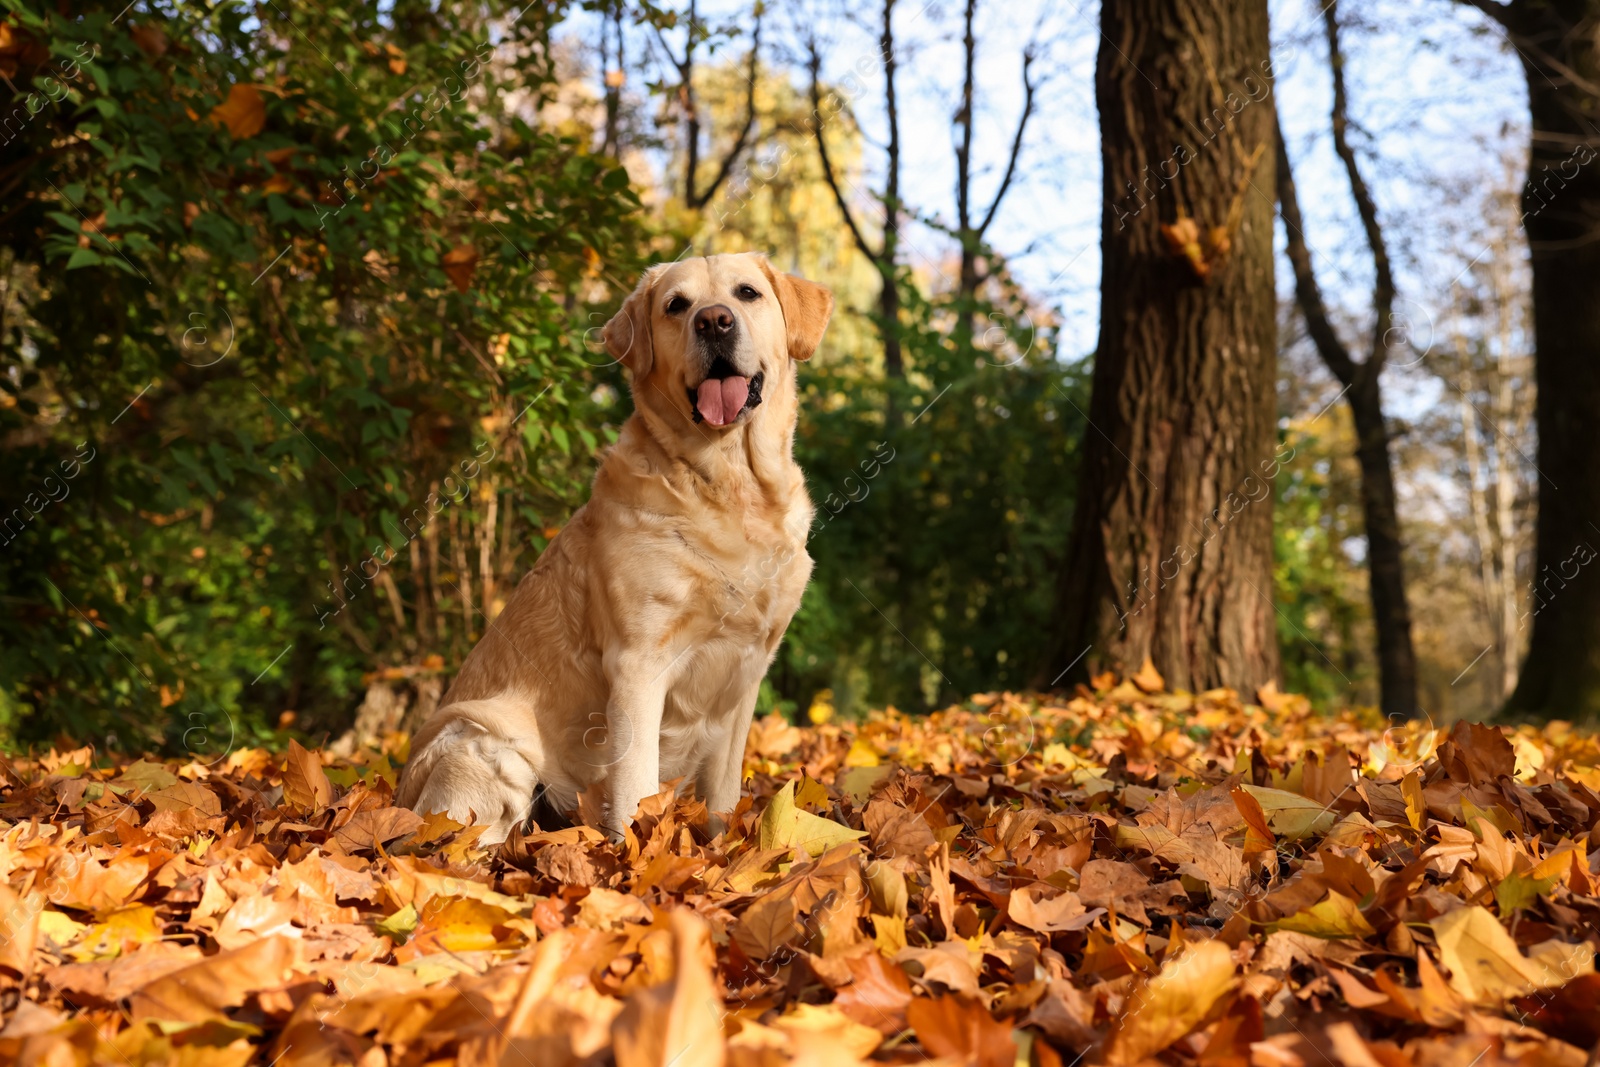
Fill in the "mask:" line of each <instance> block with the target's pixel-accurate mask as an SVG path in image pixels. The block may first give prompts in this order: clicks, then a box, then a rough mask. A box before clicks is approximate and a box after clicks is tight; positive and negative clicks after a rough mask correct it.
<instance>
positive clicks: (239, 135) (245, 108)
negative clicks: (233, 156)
mask: <svg viewBox="0 0 1600 1067" xmlns="http://www.w3.org/2000/svg"><path fill="white" fill-rule="evenodd" d="M211 120H212V121H213V122H217V123H220V124H221V125H223V126H226V127H227V129H228V132H229V133H230V134H232V135H233V139H234V140H236V141H243V140H247V139H249V138H251V137H254V136H255V135H256V134H258V133H260V132H261V130H262V128H263V127H264V126H266V124H267V104H266V101H265V100H263V99H262V98H261V90H260V89H257V88H256V87H255V86H254V85H243V84H237V83H236V84H234V85H231V86H229V87H228V98H227V99H226V100H224V101H223V102H222V103H220V104H218V105H217V106H216V107H214V108H212V109H211Z"/></svg>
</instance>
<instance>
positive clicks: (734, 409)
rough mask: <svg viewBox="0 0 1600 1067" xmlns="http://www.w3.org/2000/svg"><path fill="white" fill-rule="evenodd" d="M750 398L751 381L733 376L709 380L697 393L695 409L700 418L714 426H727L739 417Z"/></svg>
mask: <svg viewBox="0 0 1600 1067" xmlns="http://www.w3.org/2000/svg"><path fill="white" fill-rule="evenodd" d="M749 397H750V381H749V379H747V378H742V377H739V376H738V375H732V376H730V377H727V378H707V379H706V380H705V381H703V382H701V383H700V388H699V390H698V391H697V392H696V393H695V407H696V409H698V410H699V412H700V417H701V418H703V419H705V420H706V421H707V422H709V423H710V424H711V425H713V426H726V425H728V424H729V423H730V422H732V421H733V420H734V419H736V418H738V417H739V412H741V411H743V410H744V402H745V401H746V400H747V399H749Z"/></svg>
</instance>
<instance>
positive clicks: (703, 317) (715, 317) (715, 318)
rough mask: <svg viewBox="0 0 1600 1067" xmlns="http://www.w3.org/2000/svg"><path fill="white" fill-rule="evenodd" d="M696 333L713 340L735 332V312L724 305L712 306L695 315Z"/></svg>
mask: <svg viewBox="0 0 1600 1067" xmlns="http://www.w3.org/2000/svg"><path fill="white" fill-rule="evenodd" d="M694 332H695V333H697V334H699V335H700V336H701V337H705V338H708V339H711V340H716V339H718V338H722V337H726V336H728V335H729V334H730V333H732V332H733V312H732V311H730V310H728V308H727V307H726V306H724V305H722V304H712V305H711V306H710V307H703V308H701V309H700V310H699V311H696V312H695V313H694Z"/></svg>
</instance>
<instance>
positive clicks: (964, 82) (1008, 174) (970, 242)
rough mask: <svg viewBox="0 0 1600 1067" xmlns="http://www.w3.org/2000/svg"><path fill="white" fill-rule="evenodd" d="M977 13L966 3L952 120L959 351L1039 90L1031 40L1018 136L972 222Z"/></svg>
mask: <svg viewBox="0 0 1600 1067" xmlns="http://www.w3.org/2000/svg"><path fill="white" fill-rule="evenodd" d="M977 11H978V0H966V6H965V10H964V13H963V19H962V35H961V49H962V58H963V61H964V62H963V68H962V69H963V75H962V79H961V104H960V107H959V108H958V109H957V111H956V120H955V121H956V128H957V130H958V131H959V140H958V141H957V142H956V237H957V239H958V240H959V241H960V242H961V271H960V274H959V275H958V280H957V285H958V288H957V292H956V296H957V302H958V308H959V314H958V317H957V320H956V344H957V347H958V348H962V349H966V348H970V347H971V346H972V338H973V333H974V326H973V316H974V313H975V309H974V304H975V302H976V299H977V293H978V287H979V286H980V285H981V284H983V281H984V276H983V275H982V274H980V273H979V270H980V263H981V262H982V259H983V238H984V234H986V233H988V232H989V226H990V224H991V223H993V222H994V217H995V214H996V213H997V212H998V211H999V210H1000V202H1001V201H1002V200H1004V199H1005V196H1006V193H1007V191H1009V190H1010V188H1011V180H1012V179H1013V178H1014V177H1015V176H1016V173H1017V160H1018V159H1019V158H1020V157H1021V155H1022V143H1023V135H1024V133H1026V131H1027V128H1028V119H1029V118H1031V117H1032V116H1033V108H1034V103H1033V98H1034V92H1035V90H1036V89H1037V88H1038V87H1037V85H1036V84H1035V82H1034V80H1033V77H1032V71H1033V61H1034V46H1033V44H1032V43H1031V42H1030V43H1029V44H1028V45H1027V46H1026V47H1024V48H1023V50H1022V113H1021V115H1019V116H1018V117H1017V128H1016V133H1015V134H1014V135H1013V136H1012V138H1011V151H1010V153H1009V154H1008V156H1007V157H1006V168H1005V172H1004V174H1003V176H1002V177H1001V179H1000V185H999V187H998V188H997V189H996V190H995V193H994V198H993V199H992V200H990V201H989V207H988V208H987V210H985V211H984V213H983V217H982V218H981V219H979V220H978V221H976V222H974V220H973V211H972V139H973V126H974V124H975V123H974V110H975V108H974V105H975V97H976V95H977V66H978V38H977V35H976V33H975V32H974V30H973V21H974V18H975V16H976V15H977Z"/></svg>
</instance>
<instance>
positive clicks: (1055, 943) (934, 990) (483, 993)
mask: <svg viewBox="0 0 1600 1067" xmlns="http://www.w3.org/2000/svg"><path fill="white" fill-rule="evenodd" d="M1113 681H1114V680H1113V679H1110V678H1102V679H1097V680H1096V688H1095V689H1094V690H1093V691H1090V690H1089V689H1086V688H1083V689H1079V690H1078V692H1077V693H1076V694H1075V695H1065V696H1058V697H1024V696H1017V695H1012V694H1005V695H991V696H981V697H975V698H973V699H972V700H971V701H969V702H968V703H967V704H966V705H964V706H961V707H954V708H951V709H948V710H946V711H943V712H940V713H937V714H934V715H932V716H926V717H913V716H907V715H903V714H901V713H898V712H896V711H894V710H893V709H890V710H888V711H884V712H879V713H874V714H872V715H870V716H868V717H867V718H866V719H865V720H864V721H862V722H860V723H855V724H851V723H844V722H839V721H837V720H835V721H829V722H824V723H822V724H821V725H814V726H808V727H804V728H801V727H796V726H793V725H791V724H790V723H788V722H787V721H786V720H784V719H782V718H781V717H778V716H771V717H768V718H766V719H763V720H760V721H758V722H757V723H756V726H755V728H754V729H753V730H752V732H751V738H750V744H749V751H748V754H747V764H746V769H747V771H748V772H749V773H750V778H749V780H748V781H747V783H746V790H745V794H746V795H745V797H744V798H743V799H742V800H741V802H740V805H739V808H738V810H737V811H736V812H735V813H734V814H733V816H732V817H731V819H729V820H728V823H727V828H726V829H725V830H723V831H720V832H715V833H714V832H712V827H714V826H717V825H719V824H718V823H717V822H716V821H715V820H713V819H711V817H710V815H709V813H708V812H707V811H706V809H705V806H704V805H703V804H702V803H700V802H699V801H697V800H694V799H692V798H686V797H679V796H675V795H674V793H673V792H672V791H671V790H670V789H669V790H665V791H663V792H662V793H661V794H660V795H658V796H656V797H653V798H651V799H649V800H647V801H646V802H645V803H644V804H643V805H642V806H641V809H640V811H639V814H638V816H637V818H636V820H635V823H634V826H633V830H632V832H631V833H630V835H629V836H628V838H627V840H626V841H625V842H624V843H623V844H621V845H613V844H611V843H609V842H608V841H607V840H606V839H605V838H604V837H603V836H602V835H601V834H600V833H599V832H598V831H596V830H594V829H592V828H590V827H588V826H585V825H582V824H578V825H575V826H572V827H568V828H563V829H554V830H546V831H532V832H528V833H525V834H521V835H514V836H513V838H512V839H511V840H510V841H508V842H506V843H505V844H504V845H503V846H501V847H499V848H497V849H495V850H485V849H483V848H481V847H479V846H478V845H477V843H476V839H477V837H478V832H477V830H476V829H475V828H473V827H463V826H461V825H459V824H458V823H455V822H452V821H451V820H449V819H447V818H444V817H442V816H438V815H433V816H427V817H423V816H419V815H416V814H413V813H412V812H409V811H406V810H403V809H399V808H395V807H393V806H392V804H391V797H392V789H393V781H394V778H395V769H394V766H393V762H392V760H391V757H392V758H393V760H398V759H400V758H402V757H403V755H404V749H405V741H404V738H402V737H395V738H391V739H388V740H387V741H386V742H385V743H384V744H383V745H382V746H381V748H382V750H381V751H369V752H363V753H358V754H357V755H356V757H355V758H354V759H353V760H335V759H333V758H332V757H328V756H320V755H319V754H317V753H315V752H308V751H306V750H305V749H303V748H301V747H299V746H298V745H291V746H290V748H289V751H288V753H287V754H274V753H269V752H266V751H262V750H259V749H250V750H241V751H235V752H233V753H231V754H229V755H228V756H227V757H226V758H225V759H223V760H220V761H218V762H217V763H216V764H214V765H211V766H207V765H205V764H202V763H199V762H190V763H187V764H184V765H178V764H176V763H162V762H157V761H154V760H151V759H141V760H138V761H137V762H132V763H128V762H126V761H122V762H120V763H118V765H116V766H112V767H97V766H96V765H95V761H94V758H93V754H92V753H91V752H90V751H88V750H86V749H85V750H79V751H75V752H52V753H50V754H49V755H46V756H42V757H38V758H30V759H17V760H13V761H11V762H4V761H0V782H3V785H0V1062H4V1063H11V1062H17V1063H49V1064H52V1065H56V1064H62V1065H65V1064H89V1063H94V1064H125V1065H127V1067H144V1065H146V1064H157V1063H185V1064H191V1063H192V1064H197V1065H199V1064H206V1065H210V1064H219V1065H226V1064H245V1063H250V1062H257V1063H269V1062H270V1063H272V1064H275V1065H279V1067H294V1065H299V1064H340V1063H346V1064H360V1065H362V1067H378V1065H383V1064H419V1065H420V1064H428V1063H444V1062H459V1063H463V1064H504V1065H529V1067H568V1065H578V1064H584V1065H597V1067H598V1065H604V1064H615V1065H617V1067H778V1065H783V1064H810V1065H826V1067H843V1065H848V1064H852V1063H859V1062H874V1063H916V1064H921V1063H925V1062H933V1063H936V1064H941V1065H970V1064H977V1065H980V1067H1013V1065H1023V1067H1026V1065H1038V1067H1057V1065H1071V1064H1074V1063H1079V1062H1082V1063H1085V1064H1136V1063H1143V1062H1156V1063H1165V1064H1205V1065H1217V1067H1220V1065H1241V1067H1242V1065H1263V1067H1298V1065H1305V1067H1312V1065H1315V1067H1402V1065H1417V1067H1429V1065H1441V1067H1443V1065H1460V1067H1467V1065H1473V1067H1495V1065H1498V1064H1512V1063H1515V1064H1529V1065H1534V1064H1552V1065H1571V1067H1583V1065H1584V1064H1586V1063H1594V1062H1596V1061H1595V1058H1594V1055H1595V1054H1594V1053H1593V1052H1592V1050H1594V1049H1595V1048H1596V1045H1597V1042H1600V1011H1597V1010H1596V1009H1597V1006H1600V976H1597V975H1596V973H1595V967H1594V956H1595V946H1596V943H1597V941H1600V932H1597V931H1600V900H1597V890H1596V886H1597V884H1600V866H1597V863H1596V860H1595V858H1594V857H1593V856H1591V855H1590V853H1589V841H1590V834H1591V832H1592V831H1593V830H1594V828H1595V826H1596V823H1597V820H1600V770H1597V769H1596V768H1597V765H1600V745H1597V742H1596V739H1595V737H1594V736H1593V735H1591V734H1587V733H1583V732H1580V731H1576V730H1573V729H1570V728H1567V727H1565V726H1563V725H1561V724H1556V725H1552V726H1549V727H1547V728H1545V729H1543V730H1542V731H1541V730H1536V729H1534V728H1532V727H1523V728H1519V729H1517V730H1503V729H1499V728H1491V727H1486V726H1476V725H1469V724H1465V723H1461V724H1456V725H1455V726H1454V727H1452V728H1451V729H1449V730H1448V731H1445V730H1436V729H1433V728H1432V727H1431V726H1430V725H1429V724H1426V723H1412V724H1406V725H1405V726H1403V727H1396V728H1392V729H1390V730H1387V731H1384V730H1381V729H1380V728H1379V727H1378V726H1377V725H1376V724H1374V723H1372V722H1366V721H1363V720H1361V719H1360V718H1359V717H1357V716H1355V715H1353V714H1346V715H1343V716H1338V717H1334V716H1324V715H1320V714H1316V713H1314V712H1313V711H1312V710H1311V709H1310V708H1309V707H1308V706H1307V705H1306V702H1305V701H1304V700H1302V699H1300V698H1298V697H1292V696H1285V695H1282V694H1279V693H1277V692H1276V691H1274V690H1267V691H1263V692H1262V693H1260V694H1258V696H1257V700H1258V701H1259V703H1256V704H1249V703H1245V702H1243V701H1241V699H1240V698H1239V697H1237V696H1235V695H1234V694H1233V693H1231V692H1228V691H1215V692H1209V693H1204V694H1200V695H1190V694H1185V693H1167V692H1164V691H1163V689H1162V683H1161V679H1160V677H1159V676H1158V675H1156V674H1155V672H1154V671H1151V670H1146V671H1142V672H1140V673H1139V674H1138V675H1136V676H1135V678H1134V679H1132V680H1130V681H1125V682H1122V683H1121V684H1116V685H1113Z"/></svg>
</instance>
